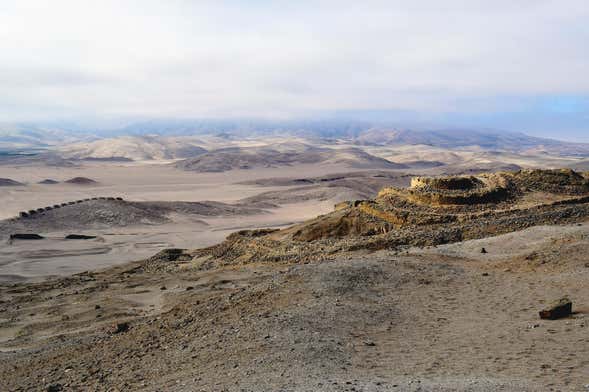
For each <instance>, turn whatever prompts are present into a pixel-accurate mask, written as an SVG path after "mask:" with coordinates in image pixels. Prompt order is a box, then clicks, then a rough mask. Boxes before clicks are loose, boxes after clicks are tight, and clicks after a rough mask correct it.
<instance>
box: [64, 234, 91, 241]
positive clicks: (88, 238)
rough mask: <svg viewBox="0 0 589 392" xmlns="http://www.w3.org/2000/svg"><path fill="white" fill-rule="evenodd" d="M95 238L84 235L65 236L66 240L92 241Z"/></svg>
mask: <svg viewBox="0 0 589 392" xmlns="http://www.w3.org/2000/svg"><path fill="white" fill-rule="evenodd" d="M94 238H96V236H95V235H84V234H68V235H66V236H65V239H66V240H92V239H94Z"/></svg>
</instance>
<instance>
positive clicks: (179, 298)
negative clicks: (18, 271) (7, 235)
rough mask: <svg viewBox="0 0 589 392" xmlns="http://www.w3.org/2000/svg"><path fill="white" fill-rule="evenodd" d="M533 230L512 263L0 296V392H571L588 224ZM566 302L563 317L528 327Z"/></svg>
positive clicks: (585, 346)
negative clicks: (568, 310)
mask: <svg viewBox="0 0 589 392" xmlns="http://www.w3.org/2000/svg"><path fill="white" fill-rule="evenodd" d="M537 230H538V229H529V230H527V231H524V232H521V233H519V234H521V247H520V249H519V252H518V253H517V255H516V256H515V257H509V256H506V255H505V253H502V252H501V246H500V244H501V243H502V242H504V241H502V239H501V238H497V239H495V238H491V239H488V240H479V242H475V243H474V245H473V242H465V243H462V244H455V245H453V247H452V248H448V249H450V250H451V251H450V250H448V251H446V250H445V248H444V247H441V248H431V249H427V250H421V251H419V250H411V251H410V252H409V253H407V254H405V253H404V252H403V253H402V254H399V253H398V252H397V253H395V252H389V251H380V252H376V253H371V254H367V253H363V252H356V253H350V254H348V255H345V256H342V257H341V258H338V259H337V260H335V261H333V262H324V263H311V264H303V265H280V266H276V265H247V266H240V267H227V268H222V269H217V270H214V271H198V270H194V269H190V268H188V267H186V265H185V264H186V263H185V262H183V261H181V260H177V261H169V260H170V259H173V258H174V257H167V258H165V257H162V258H159V259H152V260H151V261H145V262H138V263H135V264H132V265H128V266H125V267H118V268H115V269H110V270H106V271H103V272H96V273H86V274H80V275H76V276H73V277H71V278H64V279H60V280H57V281H50V282H46V283H41V284H36V285H18V284H17V285H11V286H4V287H2V288H1V289H0V290H1V291H0V293H1V298H2V303H1V304H0V310H1V313H0V314H1V315H2V324H1V327H2V344H1V347H2V353H1V354H0V356H1V357H0V358H1V359H2V360H1V361H0V380H2V383H3V386H2V389H3V390H10V391H12V390H49V389H48V388H53V389H51V390H60V389H59V388H63V390H79V391H84V390H121V391H122V390H161V391H167V390H176V391H194V390H197V391H198V390H203V391H217V390H219V391H222V390H227V391H241V390H245V391H278V390H282V391H323V390H325V391H353V390H356V391H360V390H364V391H397V390H407V391H417V390H422V391H430V390H431V391H446V390H448V391H449V390H471V391H488V390H510V391H513V390H517V391H540V390H547V391H548V390H562V391H583V390H586V384H589V376H588V374H589V335H588V333H587V331H588V328H589V318H588V317H587V313H586V312H587V311H588V310H589V309H588V307H587V304H589V287H588V286H587V284H586V282H587V278H589V264H587V261H588V260H587V257H586V255H587V253H588V252H589V225H587V224H585V225H582V226H576V225H575V226H568V227H548V228H544V229H543V230H550V233H551V235H548V236H547V235H546V231H544V232H542V233H541V234H540V235H538V234H537ZM534 233H536V234H534ZM481 241H482V242H481ZM485 241H487V242H485ZM510 241H513V239H511V240H510ZM479 246H486V249H488V253H487V254H486V255H478V256H477V257H476V258H469V257H468V254H472V253H468V252H469V251H470V252H472V249H473V247H476V248H478V247H479ZM556 254H558V256H557V257H556V256H555V255H556ZM168 256H169V255H168ZM484 257H487V258H488V259H487V260H485V259H482V258H484ZM166 260H168V261H166ZM162 264H165V265H167V268H166V269H164V268H161V265H162ZM164 270H168V271H169V272H163V271H164ZM154 271H155V272H154ZM565 294H566V295H569V296H570V297H571V299H572V300H573V303H574V311H575V314H574V315H573V316H572V317H571V318H568V319H561V320H555V321H546V320H540V319H539V318H538V310H539V309H541V308H542V307H543V306H544V304H545V303H546V302H549V301H551V300H553V299H555V298H558V297H560V296H562V295H565ZM121 323H128V324H127V325H128V330H126V328H124V327H121V328H119V331H117V328H116V325H117V324H121Z"/></svg>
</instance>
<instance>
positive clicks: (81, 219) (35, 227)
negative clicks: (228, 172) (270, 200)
mask: <svg viewBox="0 0 589 392" xmlns="http://www.w3.org/2000/svg"><path fill="white" fill-rule="evenodd" d="M70 203H71V204H70ZM264 212H265V211H264V210H262V209H260V208H255V207H251V206H242V205H231V204H225V203H219V202H206V201H205V202H133V201H125V200H116V199H114V198H110V199H92V200H90V199H85V200H78V201H76V202H69V203H63V204H60V205H55V206H52V207H43V208H39V209H37V210H35V212H34V213H29V214H27V215H25V216H21V217H19V218H13V219H5V220H0V238H3V237H8V236H9V235H10V234H14V233H35V234H38V233H46V232H52V231H65V230H71V231H75V230H88V229H106V228H114V227H125V226H133V225H159V224H164V223H169V222H171V221H172V220H173V217H174V215H182V216H190V217H193V218H194V219H193V220H192V221H193V222H194V223H195V224H201V225H206V223H205V222H203V221H200V220H199V218H201V217H210V216H240V215H253V214H263V213H264Z"/></svg>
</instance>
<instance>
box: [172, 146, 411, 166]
mask: <svg viewBox="0 0 589 392" xmlns="http://www.w3.org/2000/svg"><path fill="white" fill-rule="evenodd" d="M314 163H323V164H327V163H331V164H343V165H347V166H349V167H353V168H366V169H405V168H407V166H405V165H402V164H398V163H394V162H390V161H387V160H386V159H383V158H379V157H375V156H373V155H370V154H368V153H366V152H364V151H362V150H361V149H359V148H344V149H331V148H317V147H312V146H309V145H305V144H300V143H292V144H289V143H283V144H279V145H276V146H271V147H250V148H241V147H231V148H222V149H218V150H213V151H210V152H208V153H205V154H202V155H200V156H198V157H196V158H191V159H186V160H182V161H179V162H176V163H175V164H174V165H175V166H176V167H177V168H179V169H182V170H189V171H197V172H224V171H228V170H235V169H253V168H263V167H284V166H295V165H302V164H314Z"/></svg>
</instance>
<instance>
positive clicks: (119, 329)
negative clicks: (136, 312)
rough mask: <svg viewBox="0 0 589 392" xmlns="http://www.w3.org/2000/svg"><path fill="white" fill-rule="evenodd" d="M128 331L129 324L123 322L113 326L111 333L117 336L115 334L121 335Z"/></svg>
mask: <svg viewBox="0 0 589 392" xmlns="http://www.w3.org/2000/svg"><path fill="white" fill-rule="evenodd" d="M128 330H129V323H127V322H123V323H117V324H115V325H114V326H113V328H112V330H111V332H112V333H113V334H117V333H123V332H127V331H128Z"/></svg>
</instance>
